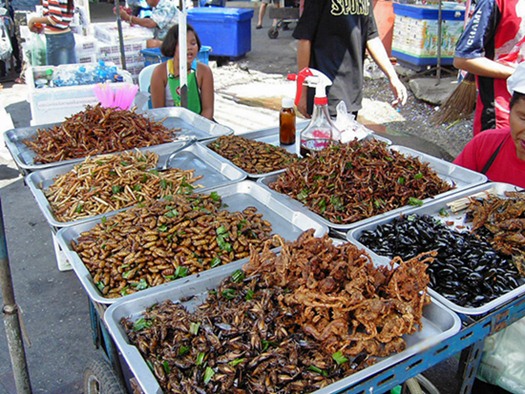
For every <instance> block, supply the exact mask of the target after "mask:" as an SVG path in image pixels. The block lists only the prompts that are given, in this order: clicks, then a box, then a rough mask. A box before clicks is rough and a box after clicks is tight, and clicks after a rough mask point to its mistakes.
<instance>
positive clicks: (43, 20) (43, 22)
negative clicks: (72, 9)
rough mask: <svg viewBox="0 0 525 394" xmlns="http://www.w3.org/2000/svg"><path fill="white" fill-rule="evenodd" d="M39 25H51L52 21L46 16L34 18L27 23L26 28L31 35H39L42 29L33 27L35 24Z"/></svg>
mask: <svg viewBox="0 0 525 394" xmlns="http://www.w3.org/2000/svg"><path fill="white" fill-rule="evenodd" d="M38 23H39V24H41V25H52V24H53V23H52V21H51V19H50V18H48V17H47V16H34V17H32V18H31V19H29V21H28V22H27V27H28V28H29V30H30V31H32V32H33V33H41V32H42V30H43V28H41V27H37V26H38V25H37V26H35V24H38Z"/></svg>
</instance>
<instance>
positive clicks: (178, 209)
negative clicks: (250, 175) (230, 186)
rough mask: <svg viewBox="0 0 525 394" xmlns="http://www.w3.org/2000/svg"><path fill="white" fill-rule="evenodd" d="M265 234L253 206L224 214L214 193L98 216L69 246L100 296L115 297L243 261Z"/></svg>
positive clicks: (264, 223) (268, 233) (267, 227)
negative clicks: (109, 215)
mask: <svg viewBox="0 0 525 394" xmlns="http://www.w3.org/2000/svg"><path fill="white" fill-rule="evenodd" d="M271 231H272V227H271V224H270V223H269V222H268V221H266V220H264V219H263V218H262V214H260V213H258V212H257V209H256V208H254V207H248V208H246V209H244V210H243V211H242V212H230V211H227V210H224V209H222V203H221V199H220V197H219V196H218V195H216V194H214V193H211V194H209V195H201V194H192V195H180V194H179V195H173V196H167V197H165V200H148V201H145V202H144V203H141V204H138V205H137V206H134V207H132V208H130V209H128V210H126V211H123V212H120V213H118V214H116V215H114V216H112V217H110V218H107V219H106V218H103V220H102V221H101V222H100V223H98V224H97V225H95V226H94V227H93V228H92V229H90V230H88V231H85V232H83V233H81V234H80V236H79V237H78V238H77V239H76V240H73V241H72V243H71V245H72V248H73V250H74V251H75V252H76V253H78V255H79V257H80V259H81V260H82V262H83V263H84V264H85V266H86V268H87V270H88V271H89V272H90V274H91V276H92V277H93V282H94V283H95V285H96V286H97V287H98V289H99V290H100V292H101V293H102V294H103V295H104V296H105V297H108V298H117V297H121V296H124V295H127V294H131V293H135V292H137V291H139V290H143V289H145V288H148V287H153V286H157V285H160V284H162V283H166V282H169V281H172V280H175V279H178V278H182V277H185V276H187V275H191V274H195V273H198V272H201V271H204V270H207V269H210V268H214V267H217V266H220V265H223V264H227V263H229V262H232V261H235V260H239V259H242V258H244V257H248V256H249V252H250V247H254V248H255V249H256V250H261V249H262V243H263V241H265V240H267V239H269V238H270V237H271Z"/></svg>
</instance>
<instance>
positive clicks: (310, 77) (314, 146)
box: [295, 67, 340, 157]
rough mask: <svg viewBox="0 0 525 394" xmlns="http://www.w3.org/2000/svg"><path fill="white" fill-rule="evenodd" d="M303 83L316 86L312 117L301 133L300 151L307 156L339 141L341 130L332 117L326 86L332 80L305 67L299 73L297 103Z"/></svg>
mask: <svg viewBox="0 0 525 394" xmlns="http://www.w3.org/2000/svg"><path fill="white" fill-rule="evenodd" d="M303 85H306V86H308V87H313V88H315V97H314V108H313V113H312V119H311V120H310V122H309V123H308V125H307V126H306V127H305V128H304V129H303V130H302V131H301V133H300V147H299V153H300V154H301V156H303V157H305V156H307V155H309V154H311V153H312V152H314V151H319V150H322V149H324V148H326V147H327V146H329V145H330V144H334V143H339V136H340V132H339V130H338V129H337V127H336V126H335V125H334V123H333V122H332V120H331V119H330V114H329V113H328V97H326V87H327V86H330V85H332V81H330V79H329V78H328V77H327V76H326V75H324V74H323V73H322V72H320V71H318V70H316V69H313V68H308V67H307V68H304V69H302V70H301V71H300V72H299V74H297V93H296V96H295V104H296V105H297V104H299V100H300V98H301V93H302V89H303Z"/></svg>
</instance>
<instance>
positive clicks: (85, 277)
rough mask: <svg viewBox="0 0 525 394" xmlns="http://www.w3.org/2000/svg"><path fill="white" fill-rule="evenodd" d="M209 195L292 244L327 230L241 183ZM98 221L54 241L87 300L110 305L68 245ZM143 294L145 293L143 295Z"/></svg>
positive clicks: (63, 232)
mask: <svg viewBox="0 0 525 394" xmlns="http://www.w3.org/2000/svg"><path fill="white" fill-rule="evenodd" d="M211 191H216V192H217V193H218V194H219V195H220V196H221V198H222V201H223V203H224V204H226V205H227V206H228V207H230V208H229V210H231V211H241V210H243V209H245V208H246V207H255V208H257V211H258V212H259V213H261V214H262V215H263V218H264V219H265V220H267V221H269V222H270V223H271V224H272V229H273V233H274V234H279V235H280V236H282V237H283V238H285V239H286V240H290V241H291V240H295V239H297V237H298V236H299V235H300V234H301V233H302V232H303V231H305V230H308V229H311V228H313V229H315V234H316V236H321V235H323V234H325V233H326V232H327V231H328V228H327V227H325V226H324V225H322V224H320V223H319V222H317V221H316V220H315V219H314V218H313V217H312V216H311V215H307V214H304V213H300V212H295V211H294V210H292V209H290V208H289V207H288V206H286V205H285V204H283V203H282V202H281V201H279V199H276V198H275V195H274V194H272V193H269V192H268V191H267V190H265V189H264V188H262V187H261V186H260V185H258V184H257V183H255V182H252V181H246V180H245V181H242V182H238V183H234V184H231V185H225V186H220V187H217V188H212V189H208V192H211ZM115 214H116V212H113V213H112V214H109V215H106V216H107V217H110V216H113V215H115ZM100 221H101V220H92V221H89V222H86V223H83V224H79V225H75V226H71V227H65V228H62V229H60V230H59V231H58V232H57V236H56V237H57V241H58V243H59V245H60V248H61V249H62V250H63V251H64V253H65V255H66V258H67V259H68V261H69V263H70V264H71V266H72V267H73V270H74V271H75V273H76V274H77V276H78V278H79V280H80V282H81V284H82V286H84V288H85V289H86V291H87V293H88V295H89V297H90V298H91V299H92V300H93V301H95V302H98V303H103V304H111V303H114V302H115V301H116V300H117V299H114V298H106V297H104V296H103V295H102V294H101V293H100V292H99V290H98V289H97V287H96V284H95V283H93V280H92V277H91V274H90V273H89V271H88V270H87V268H86V266H85V265H84V263H83V262H82V260H81V259H80V256H79V255H78V254H77V253H76V252H75V251H74V250H73V249H72V248H71V241H73V240H76V239H78V237H79V236H80V234H81V233H82V232H84V231H88V230H90V229H91V228H93V227H94V226H95V225H96V224H98V223H100ZM246 261H247V258H246V259H242V260H238V261H236V262H231V263H229V264H227V265H228V266H230V265H231V266H233V267H236V268H239V267H240V266H242V264H244V262H246ZM217 268H221V267H217ZM217 268H213V269H211V270H208V271H204V272H202V273H200V274H195V275H192V276H188V277H185V278H183V279H178V280H175V281H172V282H169V283H165V284H162V285H160V286H158V287H163V286H170V285H173V284H176V285H177V286H178V285H179V284H181V283H186V282H193V281H195V280H196V279H197V278H198V277H203V276H205V275H206V274H207V272H211V271H214V270H216V269H217ZM147 290H148V289H146V290H143V291H147ZM127 297H130V295H128V296H124V297H122V298H127Z"/></svg>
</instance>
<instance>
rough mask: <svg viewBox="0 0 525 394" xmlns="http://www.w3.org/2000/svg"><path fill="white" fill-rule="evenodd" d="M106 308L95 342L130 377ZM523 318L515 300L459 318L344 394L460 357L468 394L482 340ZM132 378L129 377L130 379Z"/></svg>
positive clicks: (97, 319) (360, 393) (96, 307)
mask: <svg viewBox="0 0 525 394" xmlns="http://www.w3.org/2000/svg"><path fill="white" fill-rule="evenodd" d="M105 311H106V305H103V304H99V303H96V302H93V301H90V314H91V317H92V326H93V332H94V342H95V345H96V346H97V347H101V348H102V349H103V350H104V351H105V353H106V355H107V357H108V359H109V362H110V365H111V366H112V368H113V369H114V371H115V374H116V375H117V376H130V371H129V367H128V366H127V365H126V364H125V363H124V362H122V360H121V358H120V356H119V351H118V349H117V346H116V345H115V343H114V342H113V340H112V339H111V336H110V335H109V333H108V331H107V328H106V326H105V322H104V313H105ZM524 316H525V298H523V297H519V298H516V299H514V300H512V301H510V302H508V303H507V304H505V305H503V306H501V307H500V308H498V309H496V310H494V311H493V312H491V313H488V314H486V315H485V316H482V317H479V316H477V318H473V317H472V316H467V315H460V317H461V320H462V323H463V325H462V329H461V330H460V331H459V332H458V333H457V334H455V335H453V336H451V337H449V338H448V339H445V340H444V341H442V342H441V343H439V344H438V345H435V346H432V347H430V348H428V349H427V350H425V351H423V352H420V353H417V354H414V355H413V356H411V357H408V358H407V359H405V360H403V361H401V362H399V363H397V364H395V365H393V366H392V367H390V368H388V369H386V370H384V371H382V372H380V373H377V374H376V375H374V376H371V377H370V378H367V379H365V380H363V381H361V382H359V383H357V384H355V385H353V386H351V387H348V388H347V389H346V390H345V391H343V392H344V393H347V394H366V393H387V392H389V390H390V389H392V388H394V387H395V386H397V385H400V384H403V383H404V382H406V381H407V380H408V379H411V378H413V377H415V376H417V375H418V374H420V373H423V372H425V371H426V370H427V369H429V368H432V367H434V366H435V365H437V364H439V363H440V362H442V361H445V360H447V359H448V358H450V357H453V356H455V355H461V357H460V367H459V368H458V374H460V375H458V376H459V377H460V378H461V382H462V383H461V388H460V390H459V391H458V394H469V393H471V392H472V386H473V383H474V379H475V377H476V371H477V369H478V366H479V363H480V360H481V354H482V349H483V342H484V339H485V338H486V337H487V336H489V335H492V334H495V333H496V332H498V331H500V330H502V329H503V328H505V327H507V326H509V325H510V324H512V323H514V322H515V321H517V320H519V319H521V318H522V317H524ZM131 376H132V375H131Z"/></svg>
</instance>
